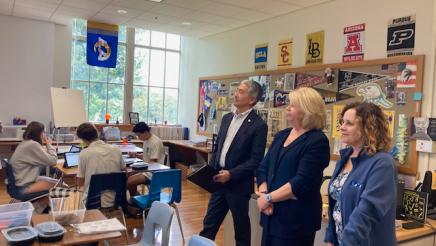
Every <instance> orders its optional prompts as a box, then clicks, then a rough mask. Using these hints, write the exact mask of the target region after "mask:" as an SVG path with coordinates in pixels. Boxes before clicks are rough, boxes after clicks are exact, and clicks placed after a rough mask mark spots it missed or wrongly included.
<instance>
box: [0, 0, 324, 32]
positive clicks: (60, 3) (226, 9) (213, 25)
mask: <svg viewBox="0 0 436 246" xmlns="http://www.w3.org/2000/svg"><path fill="white" fill-rule="evenodd" d="M328 1H332V0H163V1H162V2H161V3H155V2H152V1H150V0H0V14H4V15H12V16H17V17H23V18H30V19H36V20H42V21H49V22H54V23H58V24H68V23H70V22H71V19H72V18H82V19H89V20H96V21H101V22H105V23H112V24H118V25H125V26H129V27H139V28H144V29H152V30H157V31H165V32H172V33H178V34H181V35H184V36H193V37H204V36H208V35H212V34H215V33H219V32H223V31H228V30H231V29H235V28H238V27H241V26H244V25H248V24H251V23H254V22H258V21H261V20H265V19H269V18H272V17H275V16H278V15H282V14H285V13H289V12H292V11H296V10H298V9H301V8H305V7H309V6H312V5H316V4H320V3H323V2H328ZM120 9H122V10H125V11H127V13H126V14H119V13H118V12H117V11H118V10H120ZM183 22H189V23H191V25H183V24H182V23H183Z"/></svg>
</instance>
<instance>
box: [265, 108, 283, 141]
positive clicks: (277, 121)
mask: <svg viewBox="0 0 436 246" xmlns="http://www.w3.org/2000/svg"><path fill="white" fill-rule="evenodd" d="M285 115H286V112H285V111H284V110H283V109H270V110H269V111H268V137H267V142H268V143H271V142H272V141H273V140H274V137H275V135H276V134H277V133H278V132H279V131H281V130H283V129H285V128H286V117H285Z"/></svg>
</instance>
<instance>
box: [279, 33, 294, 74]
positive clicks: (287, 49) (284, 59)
mask: <svg viewBox="0 0 436 246" xmlns="http://www.w3.org/2000/svg"><path fill="white" fill-rule="evenodd" d="M292 46H293V40H292V38H291V39H286V40H282V41H280V42H279V50H278V56H277V58H278V61H277V66H278V68H279V69H280V68H287V67H290V66H292Z"/></svg>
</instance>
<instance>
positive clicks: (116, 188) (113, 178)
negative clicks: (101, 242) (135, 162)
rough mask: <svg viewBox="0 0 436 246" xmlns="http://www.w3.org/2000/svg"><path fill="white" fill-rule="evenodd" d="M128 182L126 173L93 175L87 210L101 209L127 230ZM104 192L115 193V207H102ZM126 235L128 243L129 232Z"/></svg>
mask: <svg viewBox="0 0 436 246" xmlns="http://www.w3.org/2000/svg"><path fill="white" fill-rule="evenodd" d="M126 182H127V177H126V172H112V173H98V174H93V175H92V176H91V181H90V184H89V189H88V197H87V200H86V204H85V206H86V209H99V210H100V211H101V212H102V213H103V214H104V215H105V216H106V217H108V218H113V217H116V218H117V219H118V220H120V221H121V222H122V223H123V224H124V226H125V227H126V229H127V224H126V219H125V217H124V212H123V211H124V210H125V209H126V207H127V196H126ZM103 191H113V192H115V200H114V206H113V207H109V208H103V207H101V193H102V192H103ZM113 212H118V216H113V215H112V213H113ZM125 233H126V242H127V240H128V237H127V231H126V232H125Z"/></svg>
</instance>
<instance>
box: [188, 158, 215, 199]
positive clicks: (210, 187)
mask: <svg viewBox="0 0 436 246" xmlns="http://www.w3.org/2000/svg"><path fill="white" fill-rule="evenodd" d="M216 174H218V172H217V171H216V170H215V169H214V168H213V167H211V166H209V165H207V164H206V165H204V166H202V167H201V168H199V169H198V170H196V171H194V172H192V173H191V174H189V175H188V176H187V177H186V178H187V179H188V180H189V181H191V182H192V183H194V184H196V185H198V186H200V187H201V188H203V189H205V190H207V191H209V192H210V193H213V192H215V191H217V190H218V189H219V188H221V187H222V184H221V183H217V182H215V181H213V176H215V175H216Z"/></svg>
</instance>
